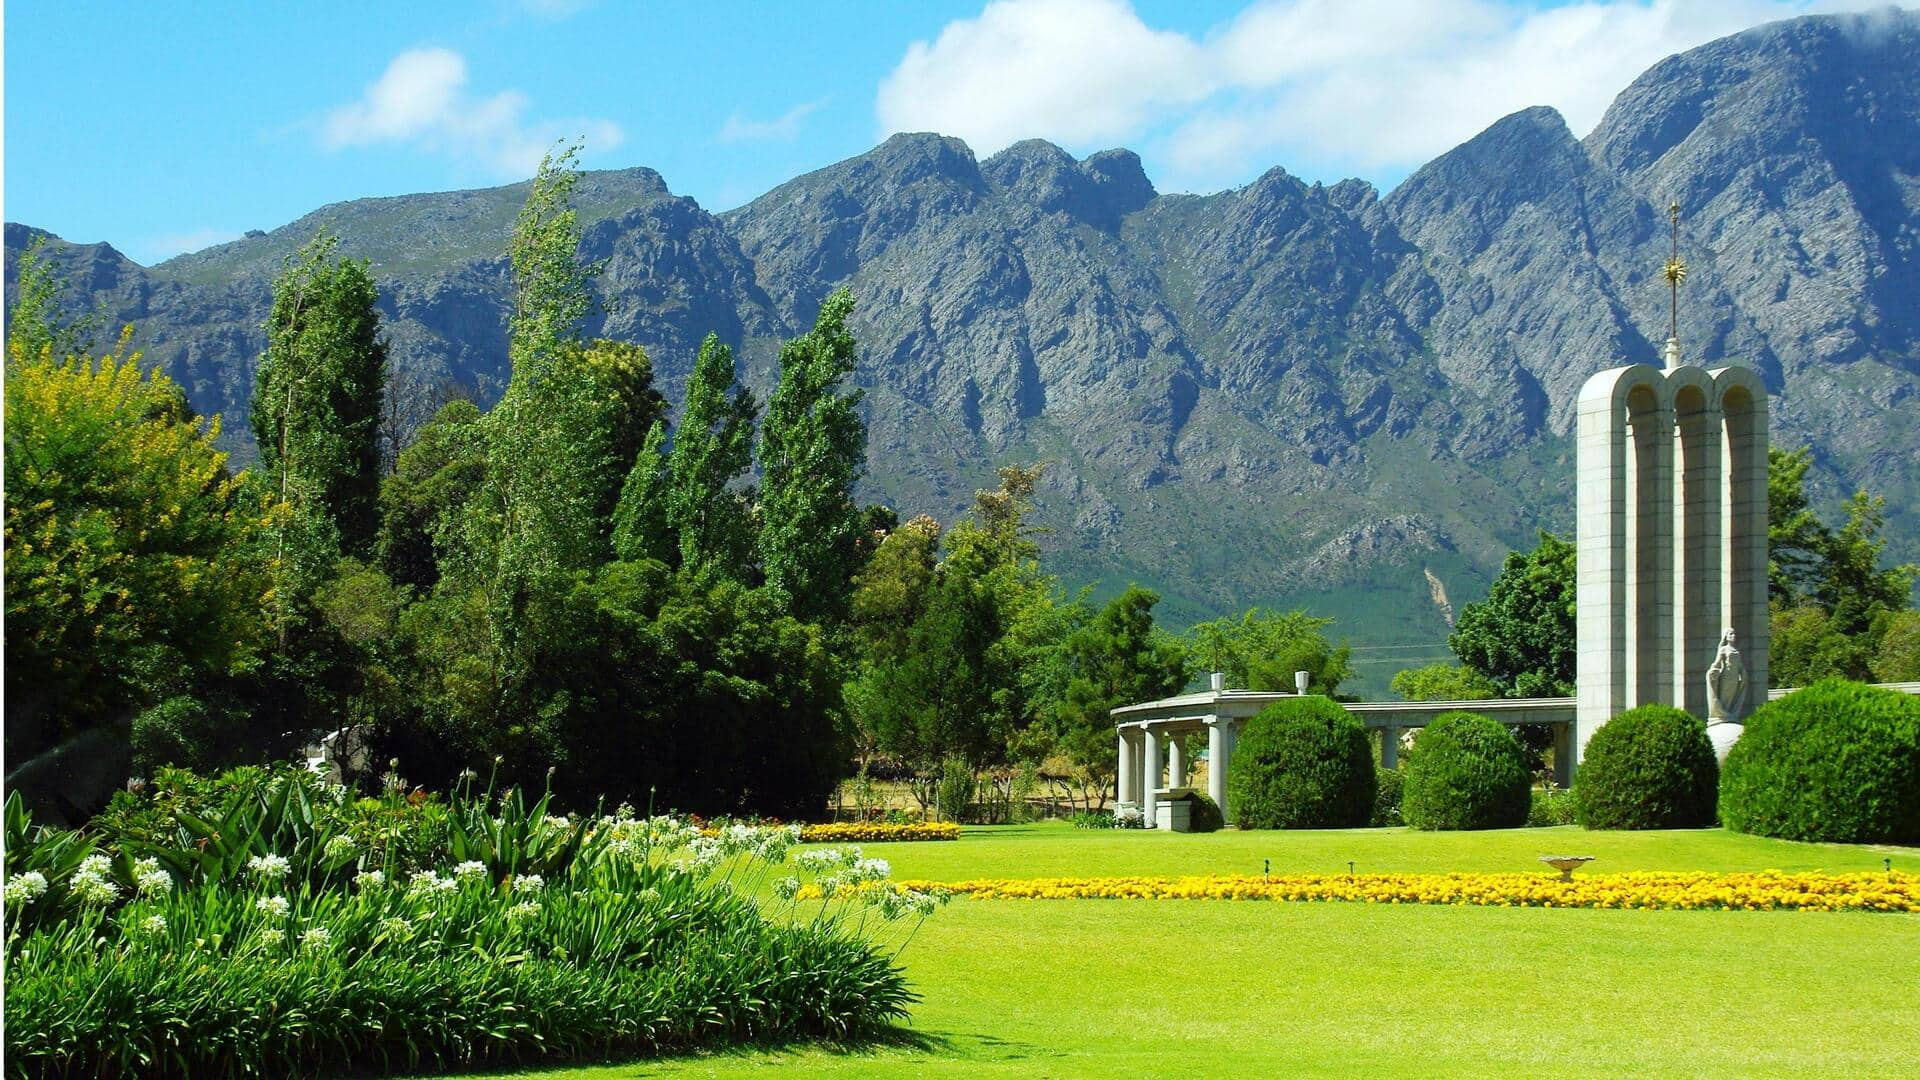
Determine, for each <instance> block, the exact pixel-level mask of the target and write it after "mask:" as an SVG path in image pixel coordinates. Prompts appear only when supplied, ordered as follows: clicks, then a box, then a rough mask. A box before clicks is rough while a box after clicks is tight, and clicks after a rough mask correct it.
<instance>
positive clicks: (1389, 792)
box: [1367, 768, 1407, 829]
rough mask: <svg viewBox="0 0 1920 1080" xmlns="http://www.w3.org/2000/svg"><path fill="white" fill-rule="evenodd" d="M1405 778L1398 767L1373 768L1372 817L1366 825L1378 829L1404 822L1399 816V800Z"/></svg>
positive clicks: (1404, 774) (1405, 775)
mask: <svg viewBox="0 0 1920 1080" xmlns="http://www.w3.org/2000/svg"><path fill="white" fill-rule="evenodd" d="M1406 778H1407V774H1406V773H1404V772H1401V771H1400V770H1399V769H1380V768H1376V769H1374V770H1373V790H1374V795H1373V818H1372V819H1371V820H1369V821H1368V822H1367V824H1368V825H1371V826H1373V827H1374V828H1376V829H1380V828H1388V827H1391V826H1394V825H1403V824H1405V822H1404V821H1403V820H1402V819H1401V817H1400V802H1401V793H1402V790H1403V789H1404V787H1405V784H1406Z"/></svg>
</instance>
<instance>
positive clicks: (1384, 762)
mask: <svg viewBox="0 0 1920 1080" xmlns="http://www.w3.org/2000/svg"><path fill="white" fill-rule="evenodd" d="M1399 764H1400V729H1399V728H1397V727H1393V726H1392V725H1388V726H1387V727H1383V728H1381V729H1380V767H1381V768H1383V769H1391V768H1394V767H1395V766H1397V765H1399Z"/></svg>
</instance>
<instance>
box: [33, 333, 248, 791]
mask: <svg viewBox="0 0 1920 1080" xmlns="http://www.w3.org/2000/svg"><path fill="white" fill-rule="evenodd" d="M182 402H183V399H182V397H181V396H180V393H179V391H178V389H177V388H176V387H175V386H174V385H173V384H172V383H171V382H170V381H168V379H167V378H166V377H165V376H164V375H160V374H158V373H155V374H153V375H150V376H144V377H143V376H142V374H141V372H140V367H139V356H138V354H133V355H129V354H128V353H127V352H126V349H125V340H124V339H123V341H122V344H121V348H120V349H119V350H118V351H116V352H114V353H112V354H109V355H106V356H102V357H100V358H98V359H97V360H96V359H92V358H88V357H73V358H71V359H66V360H55V359H53V358H52V354H51V353H50V352H46V351H43V352H42V353H41V354H40V355H38V356H28V355H25V354H24V353H22V352H21V351H20V346H19V344H18V343H17V342H9V353H8V360H7V371H6V418H7V423H6V487H7V492H6V494H7V498H6V534H5V535H6V567H7V588H6V628H7V630H6V679H7V687H6V691H7V692H6V703H7V704H6V707H7V724H6V729H7V736H6V741H7V756H8V757H9V759H10V760H11V761H13V762H15V763H18V762H22V761H25V760H26V759H27V758H30V757H32V756H33V755H35V754H37V753H39V752H41V751H42V750H44V749H46V748H47V747H49V746H51V745H53V744H54V743H55V742H56V741H57V740H58V739H60V738H61V737H62V736H63V735H66V734H71V733H72V732H74V731H76V730H78V729H81V728H84V727H88V726H90V725H94V724H97V723H100V722H102V721H104V720H106V719H108V718H110V717H113V716H116V715H119V716H124V715H125V714H126V712H127V711H128V710H129V709H130V708H131V707H138V706H141V705H145V704H148V703H151V702H154V701H158V700H160V699H161V698H163V697H167V696H171V695H172V694H174V693H178V692H180V688H183V687H187V686H191V685H193V684H194V683H195V682H197V681H199V680H201V679H204V678H217V677H224V676H226V675H228V674H230V673H233V672H237V671H241V670H243V669H245V668H247V667H249V666H250V665H251V664H253V663H254V662H255V660H256V658H257V656H258V648H259V646H260V644H261V640H262V636H263V631H264V625H263V622H262V618H261V607H262V603H263V601H264V599H265V598H266V597H267V595H268V592H269V589H270V562H269V560H270V558H271V555H270V552H269V551H268V550H267V546H266V542H267V540H268V538H269V537H270V536H271V530H272V529H273V527H274V525H275V524H276V523H277V522H278V521H279V520H281V518H282V517H283V512H282V508H281V507H280V506H279V504H277V503H276V502H274V501H273V499H272V498H271V497H270V496H269V495H268V493H266V492H264V491H261V490H259V489H257V488H253V487H250V486H248V485H247V484H246V483H245V481H244V476H243V477H234V476H232V475H229V474H228V472H227V468H226V461H227V455H226V454H225V453H224V452H222V451H220V450H219V449H217V448H216V446H215V441H216V439H217V438H218V436H219V423H218V421H217V420H215V421H213V422H210V423H207V424H204V425H203V424H201V423H199V422H196V421H194V420H191V419H188V418H187V417H186V415H185V412H184V405H183V404H182Z"/></svg>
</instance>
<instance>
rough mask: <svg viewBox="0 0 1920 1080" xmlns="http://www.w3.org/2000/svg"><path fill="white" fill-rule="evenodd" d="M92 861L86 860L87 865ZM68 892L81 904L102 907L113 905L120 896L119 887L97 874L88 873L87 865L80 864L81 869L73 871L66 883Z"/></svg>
mask: <svg viewBox="0 0 1920 1080" xmlns="http://www.w3.org/2000/svg"><path fill="white" fill-rule="evenodd" d="M92 861H93V860H92V859H89V860H87V862H89V863H90V862H92ZM68 892H70V893H72V894H73V895H74V896H76V897H78V898H79V900H80V902H81V903H83V904H103V905H104V904H111V903H113V902H114V900H115V899H117V898H118V897H119V896H120V886H118V885H115V884H114V883H113V882H111V881H108V880H107V879H106V878H104V877H101V876H100V874H98V873H92V872H89V871H88V869H87V863H82V864H81V868H80V869H79V870H76V871H74V874H73V877H72V879H71V880H70V881H69V882H68Z"/></svg>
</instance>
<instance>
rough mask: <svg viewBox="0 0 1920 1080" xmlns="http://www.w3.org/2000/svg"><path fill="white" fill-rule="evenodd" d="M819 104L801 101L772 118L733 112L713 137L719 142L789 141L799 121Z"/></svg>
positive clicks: (812, 111)
mask: <svg viewBox="0 0 1920 1080" xmlns="http://www.w3.org/2000/svg"><path fill="white" fill-rule="evenodd" d="M821 104H822V103H821V102H818V101H806V102H802V103H800V104H798V105H795V106H794V107H793V108H791V109H788V110H787V111H786V112H784V113H781V114H780V116H779V117H778V118H776V119H773V120H749V119H747V118H746V117H744V116H742V115H740V114H739V113H734V114H733V115H731V116H729V117H727V122H726V123H725V124H722V125H721V127H720V134H718V135H716V136H714V138H716V139H718V140H719V141H721V142H748V141H754V140H761V139H772V140H777V141H780V142H791V141H792V140H793V139H794V137H795V136H797V135H799V134H800V125H801V123H802V122H803V121H805V120H806V118H807V117H808V116H809V115H811V114H812V113H814V112H815V111H817V110H818V109H819V108H820V106H821Z"/></svg>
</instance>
